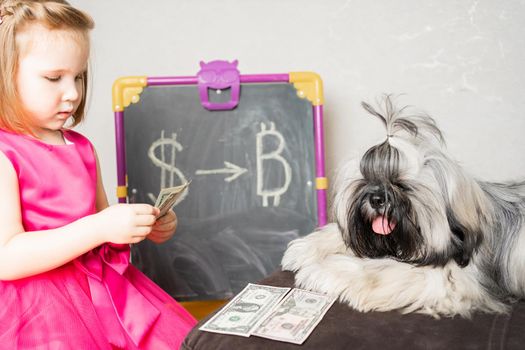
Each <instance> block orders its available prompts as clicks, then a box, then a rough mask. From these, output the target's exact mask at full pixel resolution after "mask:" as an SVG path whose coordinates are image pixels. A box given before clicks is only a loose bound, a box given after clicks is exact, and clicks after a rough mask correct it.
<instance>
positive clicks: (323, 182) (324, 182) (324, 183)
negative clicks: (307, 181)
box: [315, 177, 328, 190]
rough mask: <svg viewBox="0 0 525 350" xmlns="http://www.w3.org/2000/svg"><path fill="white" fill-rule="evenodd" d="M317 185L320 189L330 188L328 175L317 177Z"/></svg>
mask: <svg viewBox="0 0 525 350" xmlns="http://www.w3.org/2000/svg"><path fill="white" fill-rule="evenodd" d="M315 187H316V188H317V189H318V190H326V189H328V179H327V178H326V177H318V178H316V179H315Z"/></svg>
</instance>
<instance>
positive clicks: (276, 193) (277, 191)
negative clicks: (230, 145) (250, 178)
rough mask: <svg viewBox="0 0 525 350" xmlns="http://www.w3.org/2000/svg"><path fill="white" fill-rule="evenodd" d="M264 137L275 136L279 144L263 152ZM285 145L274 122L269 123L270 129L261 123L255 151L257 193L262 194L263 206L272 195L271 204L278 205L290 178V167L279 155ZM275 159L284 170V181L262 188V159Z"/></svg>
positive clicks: (266, 204) (265, 205)
mask: <svg viewBox="0 0 525 350" xmlns="http://www.w3.org/2000/svg"><path fill="white" fill-rule="evenodd" d="M265 137H275V138H277V141H278V142H279V145H278V146H277V148H276V149H275V150H273V151H272V152H267V153H263V152H264V149H263V139H264V138H265ZM285 146H286V142H285V140H284V137H283V135H281V133H280V132H278V131H277V130H276V129H275V124H274V123H270V129H266V125H265V124H264V123H261V131H260V132H259V133H257V138H256V151H257V195H258V196H262V201H263V203H262V204H263V207H267V206H268V197H273V198H274V199H273V206H274V207H278V206H279V202H280V200H281V195H282V194H283V193H285V192H286V191H287V190H288V187H289V186H290V182H291V180H292V168H291V167H290V164H288V162H287V161H286V159H284V158H283V157H282V156H281V152H282V151H283V149H284V147H285ZM268 160H275V161H278V162H280V163H281V164H282V166H283V170H284V183H283V185H282V186H281V187H278V188H273V189H265V190H263V180H264V167H263V165H264V161H268Z"/></svg>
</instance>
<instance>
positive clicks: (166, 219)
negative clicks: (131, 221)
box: [147, 208, 178, 243]
mask: <svg viewBox="0 0 525 350" xmlns="http://www.w3.org/2000/svg"><path fill="white" fill-rule="evenodd" d="M155 209H157V208H155ZM177 222H178V221H177V215H176V214H175V212H174V211H173V210H171V209H170V210H169V211H168V212H167V213H166V215H164V216H163V217H161V218H159V219H157V221H156V222H155V224H154V225H153V227H152V230H151V233H150V234H148V237H147V238H148V239H149V240H150V241H152V242H155V243H164V242H166V241H167V240H168V239H170V238H171V237H172V236H173V234H174V233H175V229H176V228H177Z"/></svg>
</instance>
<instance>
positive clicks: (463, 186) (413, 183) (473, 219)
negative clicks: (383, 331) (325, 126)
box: [282, 96, 525, 317]
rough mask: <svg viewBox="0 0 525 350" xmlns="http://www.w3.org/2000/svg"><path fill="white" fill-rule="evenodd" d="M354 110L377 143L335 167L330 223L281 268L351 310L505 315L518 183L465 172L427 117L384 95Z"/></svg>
mask: <svg viewBox="0 0 525 350" xmlns="http://www.w3.org/2000/svg"><path fill="white" fill-rule="evenodd" d="M362 106H363V107H364V109H365V110H366V111H368V112H369V113H371V114H372V115H374V116H376V117H377V118H379V119H380V120H381V121H382V123H383V124H384V125H385V127H386V131H387V137H386V140H385V141H384V142H383V143H380V144H378V145H375V146H373V147H372V148H370V149H369V150H368V151H366V153H365V154H364V155H363V157H362V159H361V160H360V163H359V164H357V162H356V164H355V165H354V164H353V163H352V162H348V163H347V164H344V166H343V167H342V168H341V169H340V170H339V171H338V174H337V176H336V182H335V185H334V187H333V188H334V195H335V196H334V200H333V212H332V214H333V217H334V221H335V223H332V224H329V225H327V226H325V227H322V228H320V229H318V230H317V231H316V232H314V233H311V234H309V235H307V236H305V237H302V238H299V239H296V240H294V241H292V242H290V244H289V246H288V248H287V250H286V252H285V255H284V257H283V260H282V267H283V269H284V270H291V271H294V272H295V273H296V275H295V283H296V285H297V286H299V287H302V288H306V289H310V290H315V291H319V292H324V293H328V294H331V295H334V296H338V297H339V300H340V301H342V302H345V303H348V304H349V305H350V306H352V307H353V308H355V309H357V310H360V311H373V310H376V311H387V310H400V311H402V312H421V313H426V314H431V315H433V316H436V317H438V316H439V315H443V316H453V315H462V316H466V317H468V316H470V314H471V313H472V312H473V311H474V310H481V311H485V312H505V311H506V310H507V309H508V305H509V304H510V303H511V302H513V301H515V300H517V299H519V298H522V297H524V296H525V228H524V227H525V225H524V218H525V181H522V182H509V183H489V182H483V181H478V180H476V179H474V178H472V177H471V176H469V175H468V174H467V173H466V172H465V171H464V170H463V169H462V168H461V167H460V166H459V165H458V164H457V163H456V162H454V161H453V160H452V159H451V158H450V157H449V156H448V155H447V154H446V153H445V151H444V141H443V137H442V134H441V132H440V130H439V129H438V128H437V126H436V124H435V122H434V120H433V119H432V118H430V117H429V116H427V115H423V114H409V113H408V109H407V108H406V107H405V108H402V109H396V108H395V106H394V105H393V103H392V99H391V98H390V97H389V96H386V97H385V98H384V101H383V103H382V108H378V109H374V108H373V107H372V106H370V105H369V104H367V103H362Z"/></svg>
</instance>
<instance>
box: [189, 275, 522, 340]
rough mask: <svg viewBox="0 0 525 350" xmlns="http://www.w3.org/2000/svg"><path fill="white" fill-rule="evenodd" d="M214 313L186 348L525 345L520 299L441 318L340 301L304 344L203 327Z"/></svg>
mask: <svg viewBox="0 0 525 350" xmlns="http://www.w3.org/2000/svg"><path fill="white" fill-rule="evenodd" d="M293 282H294V275H293V273H291V272H289V271H276V272H275V273H273V274H272V275H271V276H269V277H267V278H265V279H264V280H262V281H260V282H259V283H260V284H267V285H271V286H281V287H292V286H293ZM211 316H212V315H209V316H208V317H206V318H205V319H203V320H201V321H200V322H199V324H198V325H197V326H196V327H195V328H194V329H193V330H192V331H191V332H190V334H189V335H188V336H187V337H186V339H185V341H184V344H183V345H182V348H181V349H183V350H236V349H239V350H254V349H257V350H266V349H270V350H281V349H282V350H291V349H305V350H306V349H315V350H325V349H326V350H338V349H381V350H386V349H403V350H413V349H472V350H474V349H475V350H479V349H487V350H496V349H498V350H500V349H520V350H521V349H525V302H519V303H516V304H514V305H513V307H512V310H511V312H510V313H509V314H505V315H496V314H483V313H477V314H475V315H474V316H473V317H472V319H464V318H460V317H455V318H442V319H435V318H432V317H430V316H427V315H421V314H407V315H403V314H401V313H399V312H370V313H361V312H357V311H355V310H352V309H351V308H350V307H348V306H347V305H345V304H341V303H337V302H336V303H335V304H334V305H333V306H332V307H331V309H330V310H329V311H328V312H327V314H326V315H325V316H324V318H323V320H322V321H321V323H319V324H318V325H317V327H316V328H315V329H314V331H313V332H312V334H311V335H310V336H309V337H308V339H307V340H306V341H305V342H304V343H303V344H302V345H295V344H290V343H283V342H278V341H275V340H271V339H264V338H259V337H255V336H251V337H249V338H244V337H238V336H232V335H223V334H215V333H209V332H203V331H199V330H198V328H199V327H200V326H201V325H202V324H203V323H204V322H206V321H207V320H208V319H209V318H210V317H211Z"/></svg>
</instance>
